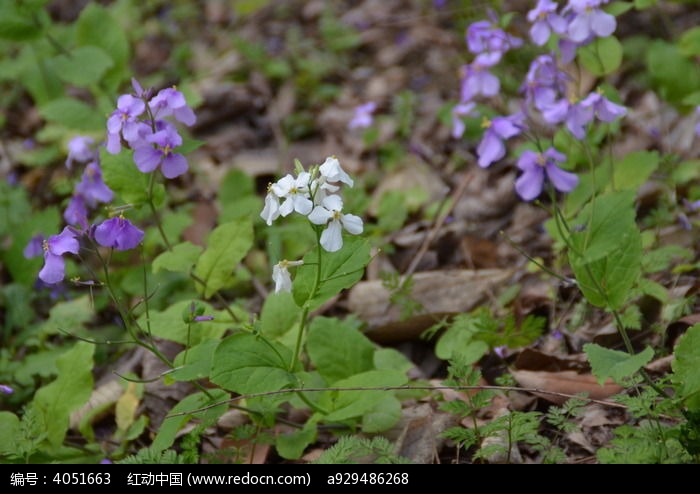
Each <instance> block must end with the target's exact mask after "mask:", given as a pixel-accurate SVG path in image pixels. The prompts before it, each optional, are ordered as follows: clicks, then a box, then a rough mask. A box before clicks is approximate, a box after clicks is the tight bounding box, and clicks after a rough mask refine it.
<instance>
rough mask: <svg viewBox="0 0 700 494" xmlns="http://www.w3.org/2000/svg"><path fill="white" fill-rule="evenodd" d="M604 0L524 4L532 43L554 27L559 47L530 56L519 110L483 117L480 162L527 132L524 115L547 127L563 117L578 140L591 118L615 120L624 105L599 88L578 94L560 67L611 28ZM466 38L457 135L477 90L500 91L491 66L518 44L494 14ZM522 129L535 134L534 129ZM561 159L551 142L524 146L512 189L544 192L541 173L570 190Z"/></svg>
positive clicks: (455, 113) (526, 195)
mask: <svg viewBox="0 0 700 494" xmlns="http://www.w3.org/2000/svg"><path fill="white" fill-rule="evenodd" d="M608 1H609V0H569V1H568V3H567V4H566V6H565V7H564V8H563V9H562V10H561V11H558V9H559V6H558V4H557V3H556V2H554V1H552V0H538V2H537V4H536V5H535V7H534V8H533V9H532V10H530V11H529V12H528V14H527V19H528V21H529V22H530V23H531V27H530V38H531V39H532V41H533V43H534V44H535V45H537V46H543V45H545V44H546V43H547V42H548V41H549V39H550V37H551V36H552V35H556V36H558V38H559V43H558V46H559V54H555V53H545V54H542V55H539V56H537V57H536V58H535V59H534V60H533V61H532V62H531V64H530V67H529V70H528V72H527V75H526V76H525V81H524V83H523V85H522V86H521V89H520V91H521V93H522V94H523V95H524V102H523V104H522V106H521V110H520V111H519V112H517V113H515V114H512V115H508V116H496V117H493V118H483V122H482V128H484V133H483V136H482V138H481V141H480V142H479V144H478V146H477V149H476V152H477V156H478V164H479V166H481V167H482V168H486V167H489V166H491V165H492V164H493V163H495V162H496V161H498V160H500V159H502V158H504V157H505V155H506V146H505V141H507V140H508V139H511V138H513V137H516V136H518V135H521V134H523V133H525V132H526V131H527V130H528V125H527V124H528V122H532V121H536V122H541V123H542V124H544V125H546V126H550V127H552V128H553V129H554V128H556V126H558V125H560V124H563V125H564V126H565V127H566V129H567V130H568V131H569V132H570V133H571V134H572V135H573V136H574V137H575V138H576V139H579V140H582V139H584V138H585V136H586V132H587V128H588V126H589V124H590V123H591V122H593V121H594V120H598V121H601V122H613V121H615V120H617V119H618V118H620V117H622V116H624V115H625V114H626V113H627V110H626V109H625V107H623V106H620V105H618V104H616V103H613V102H612V101H610V100H608V99H607V98H606V97H605V95H604V94H603V93H602V91H593V92H591V93H590V94H588V95H585V96H582V97H578V95H574V94H573V89H572V86H573V84H571V77H569V75H568V74H567V73H566V72H565V71H564V70H563V69H562V68H560V64H566V63H569V62H570V61H571V60H573V58H574V57H575V55H576V50H577V49H578V48H579V47H581V46H585V45H587V44H589V43H591V42H592V41H593V40H594V39H595V38H596V37H606V36H609V35H611V34H612V33H613V32H614V31H615V28H616V21H615V17H614V16H612V15H610V14H608V13H606V12H604V11H603V10H602V8H601V7H602V5H603V4H605V3H608ZM466 39H467V46H468V48H469V51H470V52H472V53H473V54H474V55H475V59H474V61H473V62H472V63H470V64H468V65H466V66H464V67H463V69H462V79H461V90H460V100H459V103H458V104H457V105H455V107H454V108H453V110H452V122H453V124H452V135H453V136H454V137H461V136H462V134H463V133H464V129H465V124H464V121H463V117H465V116H476V112H475V111H474V108H475V104H476V101H475V98H476V97H492V96H495V95H497V94H498V93H499V91H500V82H499V80H498V78H497V77H496V76H495V75H494V74H493V73H491V69H492V68H493V67H494V66H496V65H497V64H498V63H499V61H500V60H501V58H502V57H503V55H504V54H505V53H506V52H507V51H509V50H511V49H514V48H518V47H519V46H521V45H522V40H520V39H518V38H515V37H513V36H511V35H509V34H507V33H506V32H505V31H503V30H502V29H500V28H499V27H496V21H495V19H492V20H491V21H490V22H489V21H478V22H475V23H473V24H471V25H470V26H469V27H468V29H467V34H466ZM528 134H531V133H528ZM528 134H526V135H528ZM528 137H530V138H532V139H536V137H534V136H533V135H528ZM536 144H537V146H538V147H539V146H540V144H539V142H536ZM565 161H566V156H565V155H564V154H562V153H561V152H560V151H558V150H556V149H554V148H549V149H547V150H546V151H544V152H541V153H536V152H534V151H526V152H525V153H523V154H522V155H521V157H520V159H519V161H518V163H517V166H518V168H519V169H520V170H522V171H523V175H522V176H521V177H520V178H519V179H518V181H517V182H516V187H515V190H516V192H517V193H518V195H520V197H521V198H522V199H523V200H526V201H530V200H533V199H535V198H536V197H537V196H538V195H539V194H540V193H541V192H542V189H543V183H544V180H545V178H546V179H548V180H549V181H550V182H551V183H552V185H553V186H554V188H555V189H557V190H559V191H561V192H569V191H571V190H573V189H574V188H575V187H576V185H577V184H578V177H577V176H576V175H575V174H573V173H570V172H566V171H564V170H562V169H561V168H559V164H561V163H563V162H565Z"/></svg>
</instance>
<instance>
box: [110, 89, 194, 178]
mask: <svg viewBox="0 0 700 494" xmlns="http://www.w3.org/2000/svg"><path fill="white" fill-rule="evenodd" d="M132 86H133V88H134V92H135V93H134V94H123V95H121V96H119V98H118V99H117V109H116V110H114V112H112V114H111V115H110V116H109V119H108V120H107V151H108V152H109V153H111V154H118V153H119V152H121V149H122V145H124V144H126V145H127V146H128V147H129V148H131V149H133V150H134V163H136V167H137V168H138V169H139V170H140V171H141V172H143V173H151V172H152V171H154V170H155V169H156V168H159V167H160V171H161V173H162V174H163V176H164V177H165V178H175V177H179V176H180V175H182V174H184V173H185V172H187V169H188V166H187V160H186V159H185V157H184V156H183V155H182V154H180V153H177V152H175V150H176V148H178V147H179V146H181V145H182V137H181V136H180V134H179V133H178V131H177V128H176V127H175V125H174V124H173V123H172V122H171V121H169V120H165V118H167V117H173V118H174V119H175V120H177V121H178V122H180V123H183V124H185V125H188V126H191V125H194V123H195V122H196V120H197V119H196V117H195V114H194V112H193V111H192V108H190V107H189V106H187V102H186V101H185V96H184V95H183V94H182V93H181V92H180V91H178V90H177V89H175V88H166V89H162V90H160V91H159V92H158V93H157V94H156V95H153V91H151V90H144V89H143V88H142V87H141V85H140V84H139V83H138V82H137V81H136V80H132Z"/></svg>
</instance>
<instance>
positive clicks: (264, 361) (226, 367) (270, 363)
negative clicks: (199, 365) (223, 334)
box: [211, 333, 295, 394]
mask: <svg viewBox="0 0 700 494" xmlns="http://www.w3.org/2000/svg"><path fill="white" fill-rule="evenodd" d="M291 361H292V352H291V350H289V349H288V348H287V347H285V346H283V345H280V344H279V343H275V342H268V341H266V340H264V339H263V338H261V337H258V336H255V335H252V334H247V333H245V334H235V335H232V336H229V337H228V338H226V339H225V340H223V341H222V342H221V343H220V344H219V346H218V347H217V348H216V351H215V352H214V361H213V363H212V369H211V381H212V382H213V383H214V384H217V385H219V386H221V387H222V388H224V389H227V390H229V391H235V392H236V393H239V394H251V393H262V392H266V391H278V390H280V389H284V388H286V387H289V386H290V385H292V384H293V383H294V382H295V379H294V375H293V374H291V373H289V372H288V367H289V364H290V362H291Z"/></svg>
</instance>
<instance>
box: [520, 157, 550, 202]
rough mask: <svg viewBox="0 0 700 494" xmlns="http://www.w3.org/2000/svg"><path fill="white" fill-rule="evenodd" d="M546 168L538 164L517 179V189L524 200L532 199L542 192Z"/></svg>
mask: <svg viewBox="0 0 700 494" xmlns="http://www.w3.org/2000/svg"><path fill="white" fill-rule="evenodd" d="M543 183H544V170H543V169H542V167H541V166H536V167H535V168H531V169H529V170H527V171H526V172H525V173H523V174H522V175H520V177H518V179H517V180H516V181H515V191H516V192H517V193H518V195H519V196H520V197H522V199H523V200H524V201H532V200H533V199H535V198H536V197H537V196H539V195H540V194H541V193H542V185H543Z"/></svg>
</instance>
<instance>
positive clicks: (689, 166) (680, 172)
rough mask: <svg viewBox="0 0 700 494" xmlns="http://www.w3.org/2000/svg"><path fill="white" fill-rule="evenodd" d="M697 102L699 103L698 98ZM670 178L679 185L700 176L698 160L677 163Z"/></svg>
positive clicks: (699, 162)
mask: <svg viewBox="0 0 700 494" xmlns="http://www.w3.org/2000/svg"><path fill="white" fill-rule="evenodd" d="M697 104H698V105H700V100H699V101H698V103H697ZM671 178H672V179H673V181H674V182H675V183H676V184H679V185H683V184H686V183H688V182H690V181H692V180H696V179H698V178H700V160H688V161H684V162H682V163H678V165H676V166H675V167H674V168H673V171H671Z"/></svg>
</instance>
